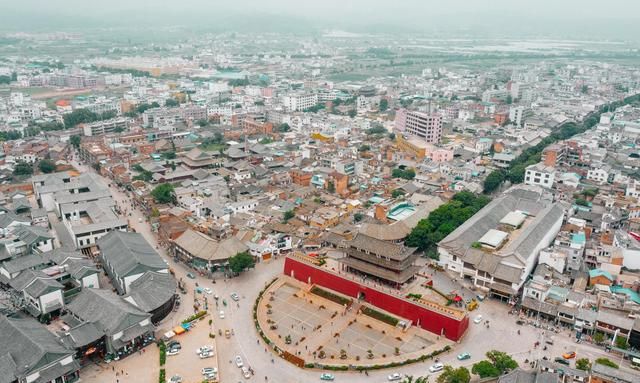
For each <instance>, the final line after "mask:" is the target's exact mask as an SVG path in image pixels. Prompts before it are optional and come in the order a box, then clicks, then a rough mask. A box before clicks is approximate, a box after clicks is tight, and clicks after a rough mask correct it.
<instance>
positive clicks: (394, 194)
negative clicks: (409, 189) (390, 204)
mask: <svg viewBox="0 0 640 383" xmlns="http://www.w3.org/2000/svg"><path fill="white" fill-rule="evenodd" d="M403 195H404V191H402V190H400V189H395V190H393V191H392V192H391V197H393V198H398V197H400V196H403Z"/></svg>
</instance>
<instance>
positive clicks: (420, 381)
mask: <svg viewBox="0 0 640 383" xmlns="http://www.w3.org/2000/svg"><path fill="white" fill-rule="evenodd" d="M428 382H429V377H427V376H420V377H417V378H415V379H413V376H411V375H405V377H404V378H403V379H402V382H400V383H428Z"/></svg>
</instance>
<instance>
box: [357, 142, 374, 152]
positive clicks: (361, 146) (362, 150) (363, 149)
mask: <svg viewBox="0 0 640 383" xmlns="http://www.w3.org/2000/svg"><path fill="white" fill-rule="evenodd" d="M369 150H371V146H369V145H366V144H365V145H360V147H359V148H358V151H359V152H360V153H364V152H368V151H369Z"/></svg>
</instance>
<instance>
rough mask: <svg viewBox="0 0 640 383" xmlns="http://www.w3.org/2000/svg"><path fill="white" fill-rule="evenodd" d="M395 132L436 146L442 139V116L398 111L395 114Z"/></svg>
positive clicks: (403, 110)
mask: <svg viewBox="0 0 640 383" xmlns="http://www.w3.org/2000/svg"><path fill="white" fill-rule="evenodd" d="M395 130H397V131H399V132H401V133H404V134H407V135H410V136H416V137H419V138H421V139H423V140H424V141H425V142H428V143H432V144H437V143H439V142H440V138H442V116H441V115H440V114H438V113H423V112H416V111H413V110H407V109H400V110H398V111H397V112H396V120H395Z"/></svg>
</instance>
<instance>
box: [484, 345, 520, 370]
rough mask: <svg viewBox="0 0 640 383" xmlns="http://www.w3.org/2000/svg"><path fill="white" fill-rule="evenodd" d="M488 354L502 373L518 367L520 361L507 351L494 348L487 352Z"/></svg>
mask: <svg viewBox="0 0 640 383" xmlns="http://www.w3.org/2000/svg"><path fill="white" fill-rule="evenodd" d="M486 355H487V358H489V360H490V361H491V363H493V365H494V366H495V367H496V368H497V369H498V371H500V373H501V374H503V373H504V372H506V371H510V370H513V369H514V368H517V367H518V362H516V361H515V360H513V358H511V356H509V355H508V354H507V353H505V352H502V351H496V350H492V351H489V352H487V354H486Z"/></svg>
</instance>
